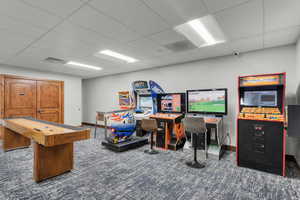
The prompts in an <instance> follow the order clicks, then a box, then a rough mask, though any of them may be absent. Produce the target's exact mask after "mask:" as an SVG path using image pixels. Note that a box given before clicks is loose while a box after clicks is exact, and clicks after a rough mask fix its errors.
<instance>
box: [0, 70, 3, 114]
mask: <svg viewBox="0 0 300 200" xmlns="http://www.w3.org/2000/svg"><path fill="white" fill-rule="evenodd" d="M3 117H4V76H3V75H1V74H0V119H2V118H3Z"/></svg>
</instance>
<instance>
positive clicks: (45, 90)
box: [37, 81, 63, 123]
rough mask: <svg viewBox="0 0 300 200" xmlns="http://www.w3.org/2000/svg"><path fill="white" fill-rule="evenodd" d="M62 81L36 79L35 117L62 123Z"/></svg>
mask: <svg viewBox="0 0 300 200" xmlns="http://www.w3.org/2000/svg"><path fill="white" fill-rule="evenodd" d="M62 109H63V83H62V82H57V81H37V119H41V120H46V121H51V122H57V123H63V110H62Z"/></svg>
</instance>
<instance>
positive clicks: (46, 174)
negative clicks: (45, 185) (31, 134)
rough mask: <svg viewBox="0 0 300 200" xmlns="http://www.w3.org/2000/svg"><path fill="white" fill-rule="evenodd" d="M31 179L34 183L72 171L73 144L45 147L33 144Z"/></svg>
mask: <svg viewBox="0 0 300 200" xmlns="http://www.w3.org/2000/svg"><path fill="white" fill-rule="evenodd" d="M33 168H34V169H33V178H34V180H35V181H36V182H39V181H42V180H44V179H47V178H50V177H54V176H57V175H60V174H63V173H65V172H68V171H71V170H72V169H73V143H68V144H62V145H57V146H53V147H45V146H43V145H40V144H38V143H35V142H34V167H33Z"/></svg>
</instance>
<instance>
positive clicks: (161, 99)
mask: <svg viewBox="0 0 300 200" xmlns="http://www.w3.org/2000/svg"><path fill="white" fill-rule="evenodd" d="M157 110H158V113H156V114H153V115H150V118H152V119H156V120H157V122H158V125H159V128H162V130H163V131H161V132H159V131H158V132H157V134H156V136H155V146H156V147H159V148H162V149H169V150H175V151H176V150H178V149H180V148H182V147H183V146H184V143H185V135H184V130H183V125H182V123H181V120H182V119H183V118H184V112H185V94H184V93H166V94H158V96H157Z"/></svg>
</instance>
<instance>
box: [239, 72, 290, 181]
mask: <svg viewBox="0 0 300 200" xmlns="http://www.w3.org/2000/svg"><path fill="white" fill-rule="evenodd" d="M238 80H239V82H238V84H239V115H238V119H237V125H238V127H237V164H238V166H241V167H247V168H252V169H257V170H261V171H265V172H270V173H274V174H278V175H282V176H285V146H286V142H285V141H286V138H285V137H286V131H285V129H284V123H285V114H284V99H285V81H286V74H285V73H278V74H264V75H253V76H240V77H239V79H238Z"/></svg>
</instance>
